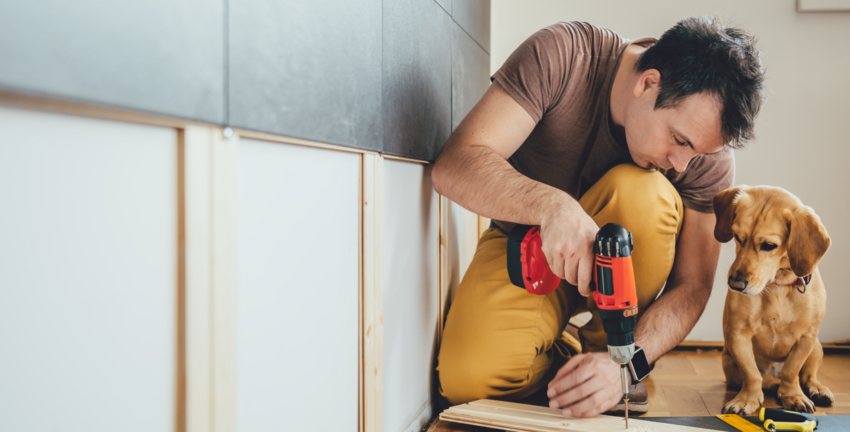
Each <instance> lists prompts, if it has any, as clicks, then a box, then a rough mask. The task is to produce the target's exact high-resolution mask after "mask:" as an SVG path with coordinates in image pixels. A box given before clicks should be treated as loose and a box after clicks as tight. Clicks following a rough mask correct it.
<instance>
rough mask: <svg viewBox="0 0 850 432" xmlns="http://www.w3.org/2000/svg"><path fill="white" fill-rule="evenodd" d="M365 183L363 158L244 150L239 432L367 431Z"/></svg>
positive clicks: (277, 147) (273, 148)
mask: <svg viewBox="0 0 850 432" xmlns="http://www.w3.org/2000/svg"><path fill="white" fill-rule="evenodd" d="M359 178H360V155H358V154H355V153H346V152H339V151H331V150H322V149H315V148H307V147H298V146H291V145H284V144H274V143H267V142H262V141H254V140H250V139H242V140H241V141H240V148H239V209H238V212H239V215H238V221H239V222H238V230H237V232H238V234H237V236H238V262H239V264H238V275H239V276H238V288H237V342H236V343H237V359H236V364H237V366H236V377H237V378H236V396H237V399H236V422H237V430H238V431H251V432H263V431H283V430H286V431H308V430H309V431H334V432H336V431H340V432H344V431H352V432H354V431H356V430H357V428H358V424H357V420H358V387H357V386H358V307H359V305H358V298H359V281H358V278H359V272H358V265H359V262H358V259H359V214H360V195H359V193H360V182H359ZM328 413H333V414H332V415H328Z"/></svg>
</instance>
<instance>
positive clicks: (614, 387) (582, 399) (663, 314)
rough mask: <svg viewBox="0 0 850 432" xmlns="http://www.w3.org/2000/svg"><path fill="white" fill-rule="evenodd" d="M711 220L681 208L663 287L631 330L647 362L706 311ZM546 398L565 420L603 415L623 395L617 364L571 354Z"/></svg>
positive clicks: (712, 252) (716, 248)
mask: <svg viewBox="0 0 850 432" xmlns="http://www.w3.org/2000/svg"><path fill="white" fill-rule="evenodd" d="M714 222H715V217H714V213H700V212H698V211H696V210H691V209H689V208H685V219H684V225H683V226H682V232H681V234H680V235H679V241H678V244H677V246H676V259H675V261H674V262H673V269H672V270H671V272H670V276H669V277H668V278H667V285H666V286H665V288H664V292H663V294H662V295H661V296H659V297H658V299H657V300H655V302H654V303H652V305H651V306H649V307H648V308H647V309H646V311H645V312H644V313H643V315H642V316H641V318H640V321H638V325H637V329H636V330H635V344H636V345H638V346H640V347H641V348H643V349H644V351H645V352H646V359H647V360H648V361H649V362H650V363H652V362H655V361H656V360H658V359H659V358H660V357H661V356H662V355H664V354H665V353H666V352H667V351H670V350H671V349H673V347H675V346H676V345H677V344H678V343H679V342H681V341H682V339H684V338H685V336H687V334H688V333H689V332H690V331H691V329H692V328H693V327H694V325H695V324H696V322H697V320H698V319H699V317H700V315H702V312H703V310H705V305H706V303H707V302H708V296H709V295H710V294H711V288H712V285H713V284H714V272H715V270H716V269H717V259H718V257H719V256H720V243H718V242H717V240H715V239H714ZM547 395H548V396H549V398H550V404H549V406H550V407H552V408H560V409H562V410H563V411H562V412H563V414H564V416H566V417H570V416H574V417H593V416H595V415H598V414H601V413H603V412H605V411H606V410H608V409H609V408H610V407H612V406H614V405H615V404H616V403H617V402H618V401H619V400H620V399H621V398H622V397H623V394H622V393H621V392H620V365H618V364H616V363H614V361H613V360H611V357H610V356H609V355H608V353H607V352H600V353H590V354H579V355H577V356H574V357H573V358H571V359H570V361H569V362H567V364H566V365H564V366H563V367H562V368H561V369H560V370H559V371H558V373H557V375H555V378H554V379H552V381H551V382H550V383H549V390H548V392H547Z"/></svg>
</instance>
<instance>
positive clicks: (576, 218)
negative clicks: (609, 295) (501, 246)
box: [540, 201, 599, 297]
mask: <svg viewBox="0 0 850 432" xmlns="http://www.w3.org/2000/svg"><path fill="white" fill-rule="evenodd" d="M598 231H599V226H597V225H596V222H594V221H593V219H592V218H591V217H590V216H589V215H588V214H587V213H585V211H584V209H582V208H581V206H580V205H579V204H578V203H577V202H575V201H574V202H573V203H567V204H565V205H562V206H552V208H551V210H550V211H549V212H547V213H545V214H544V216H543V219H542V220H541V221H540V238H541V240H542V241H543V254H544V255H546V260H547V261H548V262H549V268H550V269H552V271H553V272H554V273H555V274H556V275H558V277H559V278H561V279H564V280H565V281H567V283H570V284H572V285H575V286H577V287H578V292H579V293H581V295H583V296H585V297H587V296H588V295H589V294H590V281H591V279H592V278H593V260H594V256H593V242H594V241H595V240H596V233H597V232H598Z"/></svg>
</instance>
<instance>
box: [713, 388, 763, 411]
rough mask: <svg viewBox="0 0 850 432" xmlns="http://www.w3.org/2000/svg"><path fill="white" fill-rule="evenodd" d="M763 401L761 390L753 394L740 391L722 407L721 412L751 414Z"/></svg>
mask: <svg viewBox="0 0 850 432" xmlns="http://www.w3.org/2000/svg"><path fill="white" fill-rule="evenodd" d="M763 401H764V395H763V394H762V393H761V392H759V393H758V394H753V395H744V394H743V392H741V393H738V396H735V399H732V400H731V401H729V403H727V404H726V405H725V406H724V407H723V414H740V415H751V414H753V413H755V412H756V411H758V409H759V407H760V406H761V403H762V402H763Z"/></svg>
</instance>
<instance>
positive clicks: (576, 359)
mask: <svg viewBox="0 0 850 432" xmlns="http://www.w3.org/2000/svg"><path fill="white" fill-rule="evenodd" d="M590 358H591V357H590V356H589V355H587V354H576V355H574V356H573V357H572V358H571V359H569V361H567V364H565V365H563V366H561V368H560V369H558V373H556V374H555V378H552V381H550V382H549V387H551V386H552V384H553V383H554V382H555V381H557V380H559V379H560V378H561V377H563V376H565V375H567V374H568V373H570V372H572V371H573V370H575V369H576V368H577V367H579V366H581V365H582V364H583V363H584V362H586V361H588V360H590Z"/></svg>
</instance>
